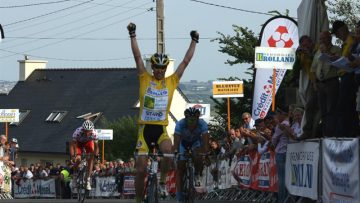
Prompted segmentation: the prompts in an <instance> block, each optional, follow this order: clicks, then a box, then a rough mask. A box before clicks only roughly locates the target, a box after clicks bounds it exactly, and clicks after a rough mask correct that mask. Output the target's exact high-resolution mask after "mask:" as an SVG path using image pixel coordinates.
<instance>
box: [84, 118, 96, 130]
mask: <svg viewBox="0 0 360 203" xmlns="http://www.w3.org/2000/svg"><path fill="white" fill-rule="evenodd" d="M82 127H83V128H84V129H85V130H94V123H93V122H91V121H90V120H86V121H85V122H84V123H83V124H82Z"/></svg>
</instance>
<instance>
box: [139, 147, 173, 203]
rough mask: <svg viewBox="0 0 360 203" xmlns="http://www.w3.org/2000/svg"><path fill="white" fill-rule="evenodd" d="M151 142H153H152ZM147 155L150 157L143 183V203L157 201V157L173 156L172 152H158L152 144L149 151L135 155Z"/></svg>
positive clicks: (156, 202)
mask: <svg viewBox="0 0 360 203" xmlns="http://www.w3.org/2000/svg"><path fill="white" fill-rule="evenodd" d="M152 144H153V143H152ZM139 155H143V156H148V157H149V159H150V166H149V167H148V169H147V181H146V183H145V188H144V194H143V199H144V202H145V203H158V202H159V195H158V194H159V188H158V177H157V171H158V166H159V161H158V158H159V157H174V155H173V154H159V153H158V152H157V149H156V147H155V144H154V145H153V146H152V152H151V153H137V154H136V156H139Z"/></svg>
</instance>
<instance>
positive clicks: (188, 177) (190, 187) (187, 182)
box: [182, 169, 196, 203]
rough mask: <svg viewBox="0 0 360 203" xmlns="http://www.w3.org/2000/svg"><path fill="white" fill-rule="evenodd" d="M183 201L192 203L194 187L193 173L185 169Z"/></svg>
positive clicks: (194, 192)
mask: <svg viewBox="0 0 360 203" xmlns="http://www.w3.org/2000/svg"><path fill="white" fill-rule="evenodd" d="M182 192H183V199H184V201H183V202H184V203H194V199H195V194H196V191H195V186H194V171H193V170H192V169H187V170H186V174H185V175H184V176H183V188H182Z"/></svg>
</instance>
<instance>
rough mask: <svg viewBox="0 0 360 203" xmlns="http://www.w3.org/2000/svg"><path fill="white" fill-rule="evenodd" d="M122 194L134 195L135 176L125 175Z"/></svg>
mask: <svg viewBox="0 0 360 203" xmlns="http://www.w3.org/2000/svg"><path fill="white" fill-rule="evenodd" d="M123 193H124V195H134V194H135V175H125V176H124V186H123Z"/></svg>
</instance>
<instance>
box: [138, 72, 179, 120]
mask: <svg viewBox="0 0 360 203" xmlns="http://www.w3.org/2000/svg"><path fill="white" fill-rule="evenodd" d="M139 81H140V90H139V97H140V98H139V100H140V111H139V119H138V123H139V124H154V125H165V126H166V125H168V123H169V121H168V114H169V111H170V105H171V101H172V98H173V95H174V91H175V89H176V87H177V86H178V84H179V77H178V76H177V74H175V73H174V74H172V75H170V76H169V77H166V78H164V79H162V80H157V79H155V77H154V76H152V75H150V74H149V73H148V72H147V71H146V72H144V73H142V74H141V75H139Z"/></svg>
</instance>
